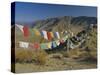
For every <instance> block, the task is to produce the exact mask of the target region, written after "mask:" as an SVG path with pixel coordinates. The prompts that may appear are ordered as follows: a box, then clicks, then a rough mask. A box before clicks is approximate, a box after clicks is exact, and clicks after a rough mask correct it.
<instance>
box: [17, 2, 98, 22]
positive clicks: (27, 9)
mask: <svg viewBox="0 0 100 75" xmlns="http://www.w3.org/2000/svg"><path fill="white" fill-rule="evenodd" d="M15 11H16V12H15V21H16V22H34V21H36V20H41V19H46V18H51V17H59V16H90V17H96V16H97V8H96V7H89V6H72V5H54V4H39V3H27V2H26V3H25V2H16V5H15Z"/></svg>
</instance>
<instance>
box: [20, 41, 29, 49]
mask: <svg viewBox="0 0 100 75" xmlns="http://www.w3.org/2000/svg"><path fill="white" fill-rule="evenodd" d="M19 47H22V48H28V47H29V43H27V42H19Z"/></svg>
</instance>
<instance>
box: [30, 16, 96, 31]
mask: <svg viewBox="0 0 100 75" xmlns="http://www.w3.org/2000/svg"><path fill="white" fill-rule="evenodd" d="M91 23H93V24H96V23H97V18H96V17H86V16H80V17H71V16H63V17H56V18H48V19H45V20H39V21H36V22H34V24H33V25H31V27H34V28H37V29H40V30H43V29H44V30H47V31H59V32H61V31H64V30H71V31H73V32H76V33H77V32H79V31H80V30H83V29H84V28H86V27H87V26H88V25H90V24H91Z"/></svg>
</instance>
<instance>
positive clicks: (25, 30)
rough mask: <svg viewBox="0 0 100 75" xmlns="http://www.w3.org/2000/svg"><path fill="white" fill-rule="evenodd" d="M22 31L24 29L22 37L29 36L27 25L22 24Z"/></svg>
mask: <svg viewBox="0 0 100 75" xmlns="http://www.w3.org/2000/svg"><path fill="white" fill-rule="evenodd" d="M23 31H24V37H28V36H29V28H28V26H26V25H25V26H24V27H23Z"/></svg>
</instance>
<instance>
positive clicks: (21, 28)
mask: <svg viewBox="0 0 100 75" xmlns="http://www.w3.org/2000/svg"><path fill="white" fill-rule="evenodd" d="M15 25H16V26H17V27H18V28H19V29H20V30H21V31H22V32H23V27H24V26H22V25H18V24H15Z"/></svg>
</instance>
